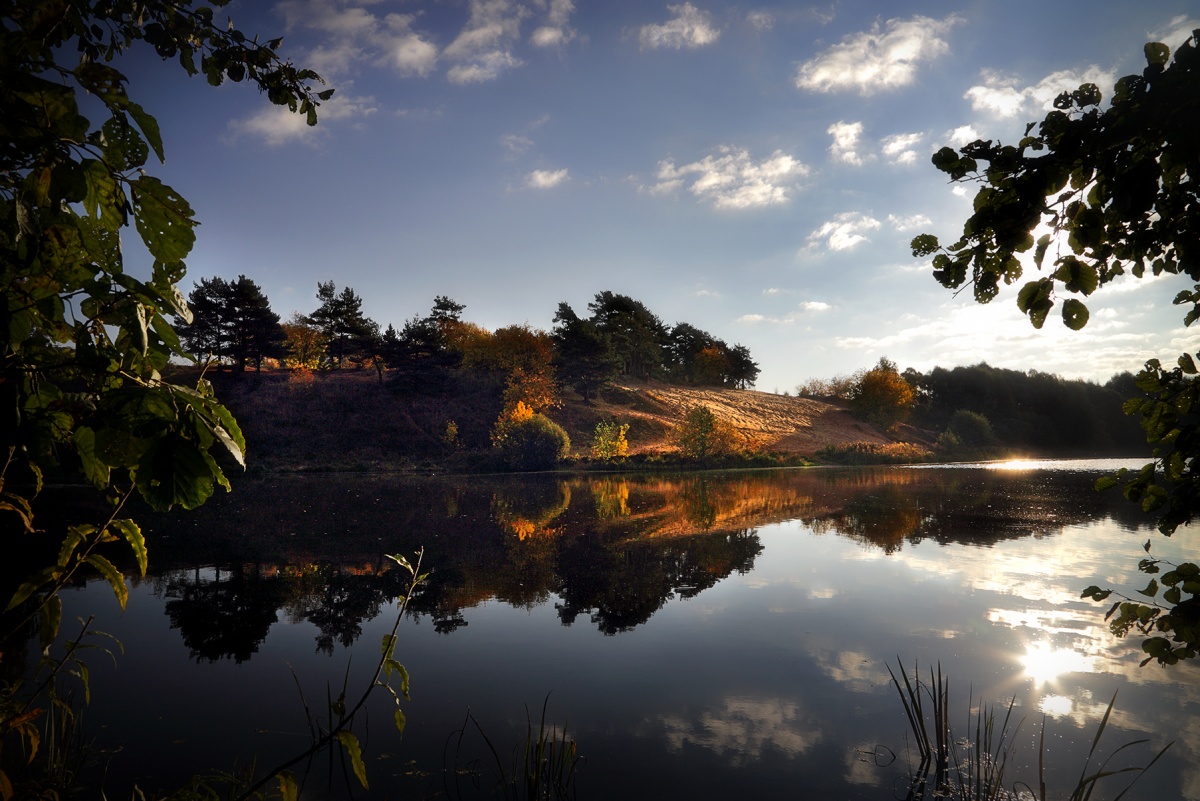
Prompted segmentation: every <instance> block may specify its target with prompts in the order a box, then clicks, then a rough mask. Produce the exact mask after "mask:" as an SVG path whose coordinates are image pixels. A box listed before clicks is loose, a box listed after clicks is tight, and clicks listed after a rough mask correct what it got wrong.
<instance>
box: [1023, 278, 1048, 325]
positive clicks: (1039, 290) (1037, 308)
mask: <svg viewBox="0 0 1200 801" xmlns="http://www.w3.org/2000/svg"><path fill="white" fill-rule="evenodd" d="M1053 286H1054V283H1053V282H1052V281H1051V280H1050V279H1049V278H1043V279H1042V280H1040V281H1030V282H1029V283H1028V284H1026V285H1025V286H1023V287H1021V291H1020V292H1018V293H1017V308H1019V309H1020V310H1021V311H1023V312H1025V313H1026V314H1027V315H1029V321H1030V322H1031V323H1033V327H1034V328H1041V327H1042V325H1044V324H1045V322H1046V315H1047V314H1049V313H1050V309H1051V308H1053V307H1054V301H1052V300H1051V299H1050V290H1051V288H1052V287H1053Z"/></svg>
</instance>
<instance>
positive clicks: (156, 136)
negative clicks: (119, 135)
mask: <svg viewBox="0 0 1200 801" xmlns="http://www.w3.org/2000/svg"><path fill="white" fill-rule="evenodd" d="M125 108H126V109H127V110H128V111H129V113H130V115H131V116H132V117H133V119H134V121H135V122H137V124H138V127H139V128H141V129H142V134H143V135H144V136H145V137H146V141H147V142H149V143H150V147H152V148H154V155H156V156H158V160H159V161H166V157H165V156H163V143H162V134H161V133H160V132H159V130H158V120H156V119H154V118H153V117H151V116H150V115H149V114H147V113H146V112H145V111H144V110H143V109H142V107H141V106H139V105H138V104H137V103H134V102H132V101H130V102H129V103H127V104H126V106H125Z"/></svg>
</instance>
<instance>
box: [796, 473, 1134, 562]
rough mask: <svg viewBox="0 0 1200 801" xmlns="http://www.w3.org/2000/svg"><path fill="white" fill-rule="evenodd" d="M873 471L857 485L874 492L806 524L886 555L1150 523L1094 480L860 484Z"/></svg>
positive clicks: (852, 497)
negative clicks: (1096, 525) (1105, 522)
mask: <svg viewBox="0 0 1200 801" xmlns="http://www.w3.org/2000/svg"><path fill="white" fill-rule="evenodd" d="M874 472H875V471H870V472H868V474H867V475H866V476H863V477H860V478H857V479H854V483H855V484H856V485H858V486H866V487H868V488H869V491H865V492H855V493H850V494H847V495H844V497H843V498H841V499H840V501H839V502H838V503H836V504H829V505H828V506H827V507H826V508H825V509H818V510H815V511H816V513H815V514H812V515H806V516H803V517H801V519H802V520H803V521H804V522H805V523H806V524H808V525H809V526H810V527H811V528H812V529H813V530H814V531H815V532H817V533H825V532H827V531H832V532H835V533H837V534H840V535H842V536H845V537H849V538H851V539H855V540H858V541H860V542H863V543H866V544H869V545H872V546H875V547H879V548H882V549H883V550H884V551H886V552H887V553H892V552H894V551H896V550H898V549H899V548H900V547H902V546H903V544H904V543H905V542H910V543H914V544H915V543H918V542H922V541H924V540H933V541H935V542H938V543H943V544H948V543H955V544H962V545H990V544H992V543H995V542H1000V541H1003V540H1011V539H1019V538H1022V537H1029V536H1034V537H1041V536H1047V535H1050V534H1054V533H1057V532H1059V531H1061V530H1062V529H1063V528H1065V527H1066V526H1070V525H1078V524H1081V523H1087V522H1091V521H1096V520H1102V519H1106V518H1111V519H1113V520H1115V521H1116V522H1117V523H1118V524H1120V525H1122V526H1123V527H1125V528H1127V529H1129V530H1131V531H1133V530H1137V529H1138V528H1140V527H1144V526H1146V525H1147V524H1148V522H1149V518H1147V517H1146V516H1145V515H1144V514H1142V513H1141V512H1140V510H1138V509H1137V507H1136V506H1135V505H1134V504H1130V503H1128V502H1126V501H1125V500H1124V499H1123V498H1122V497H1121V496H1120V495H1119V494H1117V493H1107V494H1101V493H1097V492H1096V491H1095V489H1094V488H1093V483H1094V481H1095V478H1096V475H1094V474H1091V475H1088V474H1075V473H1067V472H1045V473H1032V474H1030V473H1019V472H1006V471H998V470H955V469H917V470H907V471H903V472H904V473H906V474H907V480H906V481H904V482H900V483H897V482H882V481H881V482H878V483H876V482H874V481H873V480H872V482H871V483H870V484H866V485H864V484H862V481H863V479H864V478H866V479H874V477H875V476H874V475H873V474H874ZM892 472H895V471H892ZM884 475H885V476H886V475H888V474H887V473H884Z"/></svg>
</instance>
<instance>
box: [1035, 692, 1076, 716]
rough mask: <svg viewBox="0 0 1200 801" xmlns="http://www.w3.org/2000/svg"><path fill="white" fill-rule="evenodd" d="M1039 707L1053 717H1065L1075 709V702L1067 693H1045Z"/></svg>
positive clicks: (1045, 713) (1043, 712)
mask: <svg viewBox="0 0 1200 801" xmlns="http://www.w3.org/2000/svg"><path fill="white" fill-rule="evenodd" d="M1038 709H1039V710H1040V711H1041V712H1042V714H1044V715H1049V716H1050V717H1052V718H1064V717H1067V716H1069V715H1070V714H1071V713H1072V712H1074V711H1075V702H1074V701H1072V700H1071V699H1070V698H1068V697H1066V696H1065V695H1043V696H1042V700H1041V703H1039V704H1038Z"/></svg>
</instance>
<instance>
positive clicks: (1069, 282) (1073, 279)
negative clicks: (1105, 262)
mask: <svg viewBox="0 0 1200 801" xmlns="http://www.w3.org/2000/svg"><path fill="white" fill-rule="evenodd" d="M1054 277H1055V278H1057V279H1058V280H1059V281H1062V282H1063V283H1064V284H1065V285H1066V289H1067V291H1068V292H1078V293H1080V294H1081V295H1085V296H1086V295H1090V294H1092V293H1093V292H1095V291H1096V288H1097V287H1099V286H1100V274H1099V273H1098V272H1097V271H1096V265H1094V264H1092V263H1090V262H1085V261H1080V260H1079V259H1077V258H1075V257H1074V256H1067V257H1065V258H1063V259H1062V261H1061V263H1060V264H1059V267H1058V269H1057V270H1055V271H1054Z"/></svg>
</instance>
